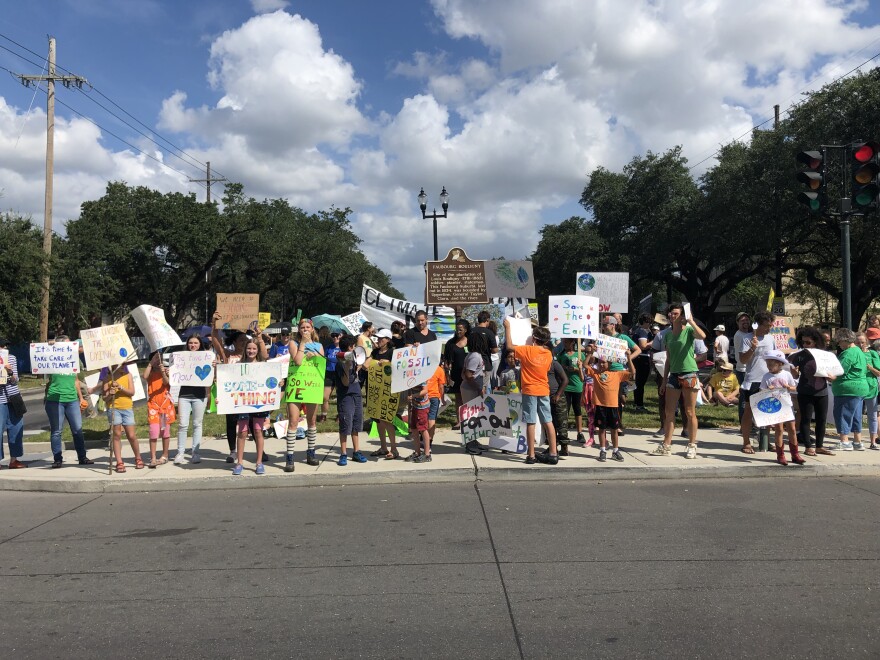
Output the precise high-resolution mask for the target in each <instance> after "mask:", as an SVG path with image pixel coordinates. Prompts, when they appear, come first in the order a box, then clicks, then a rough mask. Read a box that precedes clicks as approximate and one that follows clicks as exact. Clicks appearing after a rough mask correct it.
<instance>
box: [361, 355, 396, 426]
mask: <svg viewBox="0 0 880 660" xmlns="http://www.w3.org/2000/svg"><path fill="white" fill-rule="evenodd" d="M391 372H392V369H391V365H390V364H379V363H378V362H376V363H373V364H372V365H370V368H369V369H368V370H367V417H371V418H373V419H378V420H381V421H383V422H393V421H394V417H395V415H397V404H398V403H399V401H400V395H399V394H394V393H392V391H391Z"/></svg>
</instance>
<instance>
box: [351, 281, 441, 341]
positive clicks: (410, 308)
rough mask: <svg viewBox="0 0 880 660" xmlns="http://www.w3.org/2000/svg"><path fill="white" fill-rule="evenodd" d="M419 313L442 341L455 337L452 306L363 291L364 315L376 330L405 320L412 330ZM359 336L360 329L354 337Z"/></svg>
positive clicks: (366, 287)
mask: <svg viewBox="0 0 880 660" xmlns="http://www.w3.org/2000/svg"><path fill="white" fill-rule="evenodd" d="M418 311H422V312H425V314H427V315H428V327H429V328H430V329H431V330H432V331H433V332H434V334H436V335H437V338H438V339H440V340H441V341H446V340H447V339H449V338H450V337H452V335H453V334H455V310H454V309H452V308H451V307H447V306H445V305H424V304H422V303H415V302H409V301H407V300H399V299H397V298H392V297H390V296H386V295H385V294H384V293H382V292H381V291H377V290H376V289H374V288H372V287H369V286H367V285H366V284H364V287H363V290H362V291H361V314H363V316H364V319H366V320H367V321H370V322H371V323H372V324H373V325H374V326H376V327H377V328H390V327H391V324H392V323H393V322H394V321H402V322H403V323H404V324H406V327H407V328H411V327H412V326H413V323H414V321H415V315H416V312H418ZM359 333H360V326H358V329H357V332H356V333H353V334H359Z"/></svg>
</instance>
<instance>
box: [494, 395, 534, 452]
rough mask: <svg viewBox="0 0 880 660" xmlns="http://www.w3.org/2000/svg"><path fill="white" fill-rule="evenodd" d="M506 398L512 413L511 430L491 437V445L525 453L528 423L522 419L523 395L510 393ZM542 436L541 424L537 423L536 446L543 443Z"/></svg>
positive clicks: (509, 410) (510, 413)
mask: <svg viewBox="0 0 880 660" xmlns="http://www.w3.org/2000/svg"><path fill="white" fill-rule="evenodd" d="M505 398H506V399H507V409H508V414H509V415H510V430H509V431H507V432H506V433H503V434H502V435H499V436H497V437H495V438H489V446H490V447H493V448H495V449H504V450H505V451H511V452H513V453H515V454H525V453H526V450H527V449H528V441H527V440H526V423H525V422H524V421H522V395H520V394H508V395H507V396H506V397H505ZM542 438H543V433H542V428H541V424H535V445H536V446H537V445H540V444H541V442H542Z"/></svg>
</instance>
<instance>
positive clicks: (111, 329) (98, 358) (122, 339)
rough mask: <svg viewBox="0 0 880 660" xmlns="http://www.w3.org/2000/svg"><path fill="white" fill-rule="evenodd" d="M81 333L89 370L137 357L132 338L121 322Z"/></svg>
mask: <svg viewBox="0 0 880 660" xmlns="http://www.w3.org/2000/svg"><path fill="white" fill-rule="evenodd" d="M79 334H80V338H81V339H82V343H83V356H84V357H85V359H86V369H88V370H89V371H92V370H94V369H100V368H102V367H110V366H113V365H116V364H122V363H123V362H128V361H129V360H135V359H137V353H135V350H134V346H132V345H131V339H129V338H128V334H127V333H126V332H125V326H124V325H122V324H121V323H116V324H114V325H104V326H101V327H100V328H91V329H89V330H83V331H82V332H80V333H79Z"/></svg>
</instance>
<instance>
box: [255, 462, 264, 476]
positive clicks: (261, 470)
mask: <svg viewBox="0 0 880 660" xmlns="http://www.w3.org/2000/svg"><path fill="white" fill-rule="evenodd" d="M256 472H257V474H266V466H264V465H263V464H262V463H257V470H256Z"/></svg>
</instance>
